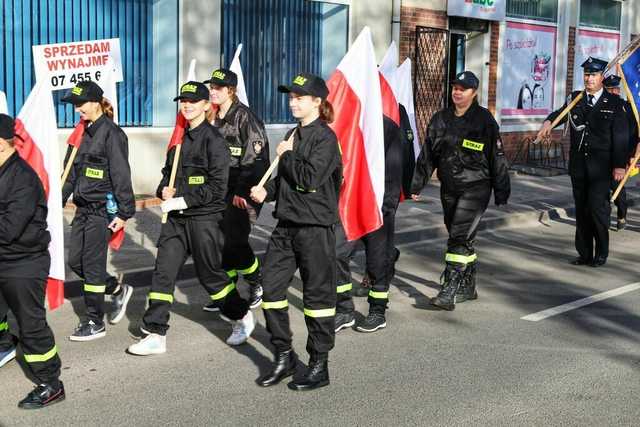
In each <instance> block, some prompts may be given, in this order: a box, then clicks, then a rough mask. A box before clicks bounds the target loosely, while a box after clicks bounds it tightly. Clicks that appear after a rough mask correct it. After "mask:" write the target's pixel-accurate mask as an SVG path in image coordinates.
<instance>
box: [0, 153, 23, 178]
mask: <svg viewBox="0 0 640 427" xmlns="http://www.w3.org/2000/svg"><path fill="white" fill-rule="evenodd" d="M18 157H19V155H18V151H14V152H13V154H12V155H10V156H9V158H8V159H7V161H6V162H4V163H3V164H2V166H0V174H2V172H4V171H5V170H6V169H7V168H8V167H9V166H10V165H11V164H12V163H14V162H15V161H17V160H18Z"/></svg>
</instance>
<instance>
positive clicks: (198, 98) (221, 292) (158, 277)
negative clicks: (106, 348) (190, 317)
mask: <svg viewBox="0 0 640 427" xmlns="http://www.w3.org/2000/svg"><path fill="white" fill-rule="evenodd" d="M174 101H180V111H181V112H182V114H183V115H184V117H185V118H186V119H187V121H188V122H189V128H188V129H187V131H186V132H185V134H184V137H183V138H182V145H181V147H180V156H179V157H178V159H177V165H178V166H177V173H176V176H175V186H174V188H171V187H169V183H170V175H171V171H172V169H173V164H174V161H176V152H177V147H178V146H175V147H173V148H171V149H170V150H169V152H168V153H167V160H166V163H165V167H164V168H163V169H162V180H161V181H160V185H159V186H158V190H157V192H156V193H157V195H158V197H160V198H162V200H164V201H163V202H162V205H161V208H162V212H164V213H166V214H168V219H167V222H166V223H164V224H162V229H161V231H160V238H159V239H158V255H157V257H156V266H155V270H154V271H153V276H152V279H151V290H150V292H149V307H148V308H147V311H146V312H145V314H144V317H143V319H142V327H141V330H142V332H143V333H144V334H146V336H145V337H144V338H143V339H142V340H141V341H139V342H137V343H135V344H132V345H131V346H129V348H128V351H129V353H131V354H135V355H139V356H148V355H152V354H161V353H164V352H166V334H167V330H168V329H169V312H170V310H171V304H172V303H173V291H174V289H175V283H176V279H177V277H178V273H179V272H180V269H181V268H182V266H183V265H184V263H185V261H186V260H187V257H188V256H189V255H191V256H192V257H193V264H194V267H195V269H196V275H197V276H198V279H199V280H200V284H202V286H203V287H204V288H205V290H206V291H207V293H208V294H209V296H210V298H211V299H212V300H214V301H215V300H219V299H223V298H224V297H225V296H227V295H228V294H229V293H230V292H231V291H233V290H234V289H235V283H234V281H233V280H232V278H231V277H230V276H228V275H227V273H226V272H225V271H224V269H223V268H222V245H223V239H224V236H223V233H222V230H221V228H220V221H221V220H222V215H223V213H224V210H225V208H226V203H225V196H226V194H227V180H228V177H229V157H230V156H229V150H228V148H227V147H226V145H225V143H224V140H223V139H222V136H221V135H220V133H219V132H218V131H217V130H216V128H214V127H213V126H211V124H210V123H209V122H208V121H207V120H206V112H207V111H208V110H209V108H211V104H210V102H209V90H208V89H207V87H206V86H205V85H204V84H202V83H200V82H193V81H191V82H187V83H185V84H184V85H182V87H181V88H180V95H178V96H177V97H176V98H175V99H174ZM249 315H251V312H249Z"/></svg>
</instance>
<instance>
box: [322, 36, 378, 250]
mask: <svg viewBox="0 0 640 427" xmlns="http://www.w3.org/2000/svg"><path fill="white" fill-rule="evenodd" d="M327 86H328V88H329V97H328V98H327V99H328V100H329V102H331V104H332V105H333V109H334V112H335V121H334V122H333V123H332V124H331V128H332V129H333V130H334V132H335V133H336V135H337V136H338V142H339V143H340V148H341V150H342V163H343V174H344V184H343V185H342V189H341V191H340V219H341V220H342V225H343V227H344V230H345V234H346V236H347V239H349V240H355V239H359V238H360V237H362V236H364V235H365V234H368V233H370V232H372V231H375V230H377V229H378V228H380V227H381V226H382V200H383V197H384V131H383V125H382V100H381V95H380V77H379V74H378V67H377V65H376V58H375V52H374V49H373V41H372V39H371V30H369V28H368V27H365V28H364V29H363V30H362V32H361V33H360V35H359V36H358V38H357V39H356V40H355V42H354V43H353V45H351V48H350V49H349V51H348V52H347V54H346V55H345V57H344V58H343V59H342V61H340V64H338V67H337V69H336V71H335V72H334V73H333V75H332V76H331V78H330V79H329V81H328V82H327Z"/></svg>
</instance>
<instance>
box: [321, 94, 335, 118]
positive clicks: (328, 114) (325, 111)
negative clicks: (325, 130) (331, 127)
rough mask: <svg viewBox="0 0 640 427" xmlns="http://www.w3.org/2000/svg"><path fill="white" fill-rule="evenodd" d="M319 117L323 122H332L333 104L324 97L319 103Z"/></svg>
mask: <svg viewBox="0 0 640 427" xmlns="http://www.w3.org/2000/svg"><path fill="white" fill-rule="evenodd" d="M320 119H321V120H322V121H323V122H325V123H327V124H328V123H333V106H332V105H331V103H330V102H329V101H327V100H326V99H323V100H322V103H321V104H320Z"/></svg>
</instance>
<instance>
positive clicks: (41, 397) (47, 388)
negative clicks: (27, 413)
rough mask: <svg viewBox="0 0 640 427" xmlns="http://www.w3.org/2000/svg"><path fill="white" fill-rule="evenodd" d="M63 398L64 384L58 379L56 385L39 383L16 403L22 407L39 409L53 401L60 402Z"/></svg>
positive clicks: (51, 403)
mask: <svg viewBox="0 0 640 427" xmlns="http://www.w3.org/2000/svg"><path fill="white" fill-rule="evenodd" d="M64 398H65V394H64V385H63V384H62V381H59V382H58V384H57V385H55V386H54V385H51V384H40V385H39V386H37V387H36V388H34V389H33V391H31V393H29V394H28V395H27V397H25V398H24V399H22V400H21V401H20V403H18V407H19V408H22V409H40V408H44V407H45V406H49V405H53V404H54V403H58V402H62V401H63V400H64Z"/></svg>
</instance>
